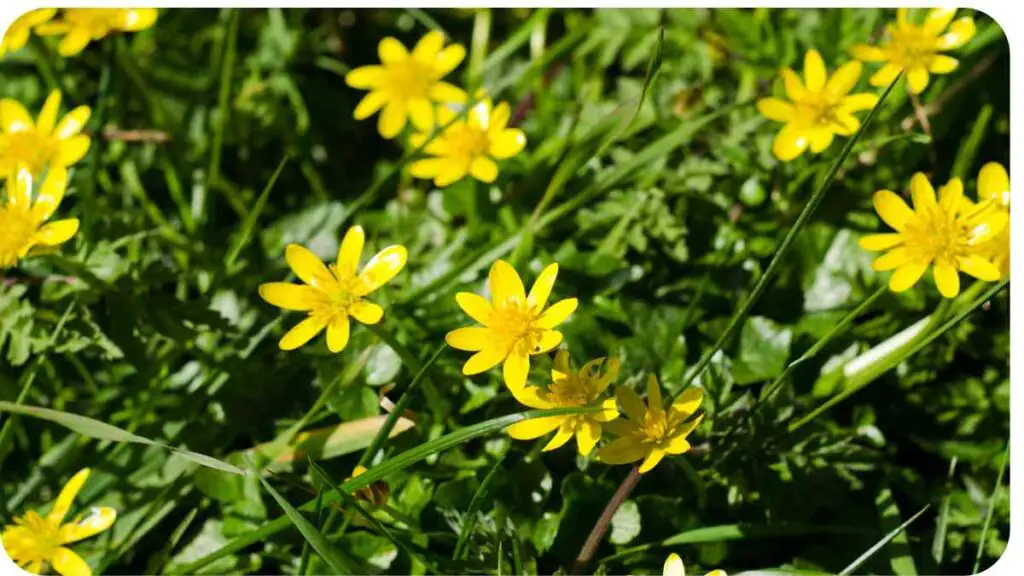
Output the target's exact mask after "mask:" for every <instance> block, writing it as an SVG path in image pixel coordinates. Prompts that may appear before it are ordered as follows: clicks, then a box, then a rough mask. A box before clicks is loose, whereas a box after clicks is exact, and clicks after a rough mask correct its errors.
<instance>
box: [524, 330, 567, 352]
mask: <svg viewBox="0 0 1024 576" xmlns="http://www.w3.org/2000/svg"><path fill="white" fill-rule="evenodd" d="M562 337H563V336H562V333H561V332H559V331H557V330H547V331H545V332H544V333H543V334H541V336H540V342H538V343H537V347H536V348H534V349H533V350H530V354H543V353H545V352H548V351H549V350H551V349H553V348H555V347H556V346H558V345H559V344H561V343H562Z"/></svg>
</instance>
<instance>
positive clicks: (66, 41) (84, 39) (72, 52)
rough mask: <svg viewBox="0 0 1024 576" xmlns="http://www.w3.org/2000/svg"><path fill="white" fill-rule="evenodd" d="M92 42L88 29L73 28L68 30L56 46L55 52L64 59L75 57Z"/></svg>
mask: <svg viewBox="0 0 1024 576" xmlns="http://www.w3.org/2000/svg"><path fill="white" fill-rule="evenodd" d="M90 42H92V34H91V33H90V32H89V29H88V28H82V27H78V26H75V27H73V28H70V29H69V30H68V33H67V34H65V35H64V37H63V38H61V40H60V44H58V45H57V52H58V53H59V54H60V55H61V56H64V57H68V56H76V55H78V54H79V53H81V52H82V50H85V47H86V46H88V45H89V43H90Z"/></svg>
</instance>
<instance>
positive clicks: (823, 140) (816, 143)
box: [809, 128, 835, 154]
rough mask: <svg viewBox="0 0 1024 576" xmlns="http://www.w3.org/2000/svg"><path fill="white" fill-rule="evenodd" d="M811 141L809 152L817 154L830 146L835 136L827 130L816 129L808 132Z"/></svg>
mask: <svg viewBox="0 0 1024 576" xmlns="http://www.w3.org/2000/svg"><path fill="white" fill-rule="evenodd" d="M809 134H810V140H811V152H814V153H815V154H819V153H821V152H824V151H825V149H826V148H828V147H829V146H831V145H832V140H833V138H835V134H833V132H832V131H831V130H829V129H828V128H817V129H814V130H811V131H810V132H809Z"/></svg>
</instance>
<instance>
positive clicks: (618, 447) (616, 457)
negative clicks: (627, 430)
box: [597, 438, 647, 465]
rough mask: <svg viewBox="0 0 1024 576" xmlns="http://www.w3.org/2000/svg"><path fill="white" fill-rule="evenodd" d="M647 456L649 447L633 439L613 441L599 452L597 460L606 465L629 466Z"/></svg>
mask: <svg viewBox="0 0 1024 576" xmlns="http://www.w3.org/2000/svg"><path fill="white" fill-rule="evenodd" d="M646 455H647V447H646V446H644V445H643V444H641V443H640V442H637V441H636V440H635V439H633V438H618V439H616V440H612V441H611V442H609V443H608V444H607V445H605V446H604V447H603V448H600V449H599V450H598V451H597V460H598V461H599V462H603V463H604V464H612V465H615V464H629V463H630V462H636V461H637V460H639V459H641V458H643V457H644V456H646Z"/></svg>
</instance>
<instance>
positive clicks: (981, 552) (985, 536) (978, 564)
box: [974, 442, 1010, 574]
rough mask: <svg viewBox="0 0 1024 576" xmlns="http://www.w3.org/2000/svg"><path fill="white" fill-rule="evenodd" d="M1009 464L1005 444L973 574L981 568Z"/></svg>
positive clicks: (1008, 446) (1007, 446)
mask: <svg viewBox="0 0 1024 576" xmlns="http://www.w3.org/2000/svg"><path fill="white" fill-rule="evenodd" d="M1009 462H1010V443H1009V442H1007V443H1006V450H1004V451H1003V463H1002V465H1001V466H1000V467H999V475H998V476H996V485H995V487H994V488H992V495H991V496H989V497H988V508H987V510H986V511H985V522H984V523H983V524H982V526H981V538H980V539H979V540H978V553H977V555H975V557H974V573H975V574H977V573H978V570H979V569H980V568H981V557H982V556H983V555H984V554H985V542H987V541H988V530H989V528H991V527H992V513H993V512H994V511H995V508H996V498H998V497H999V489H1000V488H1002V487H1003V476H1005V475H1006V465H1007V464H1008V463H1009Z"/></svg>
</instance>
